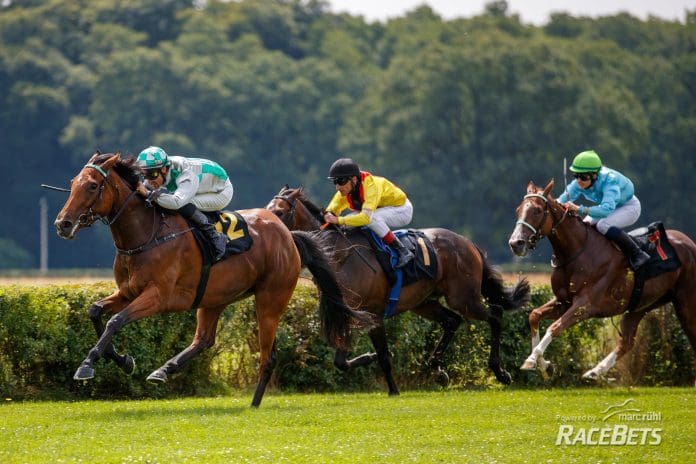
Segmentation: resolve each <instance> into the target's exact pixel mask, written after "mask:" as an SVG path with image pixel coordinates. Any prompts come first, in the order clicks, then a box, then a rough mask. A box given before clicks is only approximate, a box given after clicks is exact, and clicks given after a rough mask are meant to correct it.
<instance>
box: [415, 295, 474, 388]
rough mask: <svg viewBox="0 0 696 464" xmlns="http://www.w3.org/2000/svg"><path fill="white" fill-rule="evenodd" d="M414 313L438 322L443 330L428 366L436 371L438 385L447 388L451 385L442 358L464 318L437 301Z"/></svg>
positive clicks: (422, 306) (429, 302) (423, 305)
mask: <svg viewBox="0 0 696 464" xmlns="http://www.w3.org/2000/svg"><path fill="white" fill-rule="evenodd" d="M413 312H415V313H416V314H418V315H419V316H422V317H424V318H426V319H429V320H431V321H435V322H437V323H438V324H440V327H441V328H442V335H441V336H440V339H439V340H438V341H437V345H435V349H433V352H432V353H431V354H430V358H429V359H428V365H429V366H430V368H431V369H433V370H434V371H435V375H436V379H437V383H438V384H440V385H441V386H443V387H446V386H447V385H449V380H450V379H449V375H447V372H445V370H444V369H443V368H442V364H443V360H442V357H443V356H444V354H445V351H446V350H447V347H448V346H449V344H450V343H451V342H452V338H454V334H455V333H456V331H457V329H458V328H459V326H460V325H461V323H462V321H463V320H464V318H463V317H462V316H460V315H459V314H457V313H455V312H454V311H450V310H449V309H447V308H445V307H444V306H442V305H441V304H440V303H439V302H438V301H437V300H430V301H428V302H426V303H424V304H422V305H421V306H418V307H417V308H414V309H413Z"/></svg>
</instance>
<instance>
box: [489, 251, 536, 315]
mask: <svg viewBox="0 0 696 464" xmlns="http://www.w3.org/2000/svg"><path fill="white" fill-rule="evenodd" d="M479 253H480V254H481V259H482V260H483V281H482V283H481V294H482V295H483V296H484V297H485V298H486V300H488V303H489V304H493V305H498V306H501V307H502V308H503V309H504V310H505V311H512V310H515V309H520V308H521V307H523V306H525V305H526V304H527V303H529V301H530V299H531V287H530V286H529V281H528V280H527V278H526V277H524V278H522V279H520V280H518V281H517V284H515V286H514V287H512V288H507V287H505V284H504V283H503V275H502V274H501V273H500V270H499V269H498V268H497V267H495V266H493V265H491V264H490V263H489V262H488V261H487V260H486V257H485V255H484V254H483V252H482V251H481V250H480V249H479Z"/></svg>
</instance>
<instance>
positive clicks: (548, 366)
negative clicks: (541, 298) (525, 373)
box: [520, 298, 565, 377]
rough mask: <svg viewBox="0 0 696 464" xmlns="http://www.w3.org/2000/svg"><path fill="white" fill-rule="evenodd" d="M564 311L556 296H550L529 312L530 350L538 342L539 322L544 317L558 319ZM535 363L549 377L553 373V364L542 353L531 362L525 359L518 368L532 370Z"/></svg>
mask: <svg viewBox="0 0 696 464" xmlns="http://www.w3.org/2000/svg"><path fill="white" fill-rule="evenodd" d="M564 311H565V307H564V306H563V305H562V304H561V303H560V302H559V301H558V300H557V299H556V298H551V299H550V300H549V301H547V302H546V303H544V304H543V305H541V306H539V307H538V308H535V309H534V310H532V311H531V312H530V313H529V330H530V332H531V336H532V350H533V349H534V348H535V347H536V346H537V345H538V344H539V323H540V322H541V321H542V320H544V319H558V318H559V317H560V316H561V315H562V314H563V312H564ZM537 363H538V364H537ZM537 365H538V366H539V367H541V371H542V372H543V373H544V375H545V376H547V377H551V376H552V375H553V364H552V363H551V361H547V360H546V359H544V356H543V355H542V356H539V358H538V359H536V360H534V362H533V363H530V364H528V363H527V362H526V361H525V363H524V364H522V367H521V368H520V369H522V370H534V369H536V367H537Z"/></svg>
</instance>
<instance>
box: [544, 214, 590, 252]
mask: <svg viewBox="0 0 696 464" xmlns="http://www.w3.org/2000/svg"><path fill="white" fill-rule="evenodd" d="M554 227H555V229H554V232H553V233H551V234H549V241H550V242H551V246H552V247H553V252H554V254H555V255H556V256H557V257H559V258H569V257H573V256H577V255H578V254H579V253H580V252H581V251H583V250H584V249H585V248H586V247H587V246H588V245H589V244H588V243H587V242H588V241H589V240H592V235H593V234H592V233H591V231H590V230H589V228H590V226H589V225H588V224H585V223H583V222H582V221H581V220H579V219H577V218H575V217H566V218H565V219H564V220H563V222H561V223H559V224H556V225H555V226H554Z"/></svg>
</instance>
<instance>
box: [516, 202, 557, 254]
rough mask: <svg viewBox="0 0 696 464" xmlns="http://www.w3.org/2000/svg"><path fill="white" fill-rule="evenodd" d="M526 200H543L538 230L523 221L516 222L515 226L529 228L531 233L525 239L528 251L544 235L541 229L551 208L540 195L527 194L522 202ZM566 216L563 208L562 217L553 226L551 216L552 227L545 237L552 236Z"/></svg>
mask: <svg viewBox="0 0 696 464" xmlns="http://www.w3.org/2000/svg"><path fill="white" fill-rule="evenodd" d="M527 198H541V199H542V200H544V218H543V219H542V220H541V224H540V225H539V229H537V228H536V227H534V226H533V225H531V224H530V223H528V222H527V221H525V220H523V219H518V220H517V225H522V226H525V227H527V228H529V229H530V230H531V231H532V235H530V236H529V237H528V238H527V246H528V247H529V249H530V250H533V249H534V248H535V247H536V245H537V243H539V241H540V240H541V239H542V238H543V237H544V234H543V233H542V229H543V228H544V224H546V219H547V218H548V216H549V212H550V211H551V207H550V206H549V200H548V199H547V198H546V197H545V196H544V195H541V194H540V193H528V194H527V195H525V196H524V200H526V199H527ZM567 216H568V209H567V208H564V211H563V217H561V219H560V221H558V223H556V224H555V225H553V216H551V219H552V227H551V230H550V231H549V233H548V234H546V235H552V234H555V233H556V229H557V228H558V226H560V225H561V223H562V222H563V221H564V220H565V218H566V217H567Z"/></svg>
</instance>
